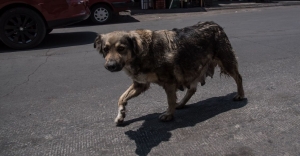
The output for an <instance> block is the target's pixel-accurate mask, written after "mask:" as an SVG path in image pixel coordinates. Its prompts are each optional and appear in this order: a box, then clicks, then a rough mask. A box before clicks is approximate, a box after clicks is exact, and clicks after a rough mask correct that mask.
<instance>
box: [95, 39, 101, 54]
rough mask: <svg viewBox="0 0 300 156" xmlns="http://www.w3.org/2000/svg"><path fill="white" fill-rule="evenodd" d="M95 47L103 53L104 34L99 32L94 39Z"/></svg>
mask: <svg viewBox="0 0 300 156" xmlns="http://www.w3.org/2000/svg"><path fill="white" fill-rule="evenodd" d="M94 48H96V49H97V51H99V52H100V53H102V36H101V34H99V35H98V36H97V37H96V39H95V41H94Z"/></svg>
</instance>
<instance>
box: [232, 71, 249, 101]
mask: <svg viewBox="0 0 300 156" xmlns="http://www.w3.org/2000/svg"><path fill="white" fill-rule="evenodd" d="M229 74H230V76H231V77H233V79H234V80H235V82H236V85H237V95H235V97H234V98H233V100H234V101H241V100H243V99H244V97H245V93H244V88H243V79H242V76H241V75H240V73H239V71H238V69H237V67H236V68H235V69H233V70H232V71H230V72H229Z"/></svg>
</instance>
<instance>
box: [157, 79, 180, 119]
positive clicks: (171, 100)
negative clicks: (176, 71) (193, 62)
mask: <svg viewBox="0 0 300 156" xmlns="http://www.w3.org/2000/svg"><path fill="white" fill-rule="evenodd" d="M163 87H164V89H165V92H166V94H167V98H168V109H167V110H166V112H164V113H163V114H161V115H160V116H159V119H160V120H161V121H170V120H172V119H173V117H174V116H173V115H174V112H175V108H176V100H177V96H176V89H177V88H176V87H177V86H176V85H175V84H166V85H164V86H163Z"/></svg>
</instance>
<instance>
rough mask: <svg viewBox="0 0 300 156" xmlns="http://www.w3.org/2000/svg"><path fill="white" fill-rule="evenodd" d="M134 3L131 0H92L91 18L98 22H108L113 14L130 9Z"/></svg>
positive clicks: (90, 3) (90, 4)
mask: <svg viewBox="0 0 300 156" xmlns="http://www.w3.org/2000/svg"><path fill="white" fill-rule="evenodd" d="M132 4H133V3H132V2H131V0H90V1H89V8H90V10H91V16H90V19H91V20H92V22H94V23H96V24H104V23H107V22H108V21H109V20H110V19H111V18H112V16H113V14H118V13H119V12H121V11H125V10H128V9H129V7H130V6H131V5H132Z"/></svg>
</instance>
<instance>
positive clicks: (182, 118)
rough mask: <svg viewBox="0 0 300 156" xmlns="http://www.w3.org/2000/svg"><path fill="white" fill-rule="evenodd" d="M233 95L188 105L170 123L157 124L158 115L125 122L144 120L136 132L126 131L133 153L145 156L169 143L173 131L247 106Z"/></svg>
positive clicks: (126, 123) (177, 112) (246, 101)
mask: <svg viewBox="0 0 300 156" xmlns="http://www.w3.org/2000/svg"><path fill="white" fill-rule="evenodd" d="M234 95H235V94H234V93H231V94H228V95H226V96H221V97H214V98H209V99H206V100H204V101H200V102H197V103H194V104H189V105H187V106H186V108H184V109H181V110H177V111H176V113H175V118H176V119H175V120H174V121H171V122H159V121H158V116H159V114H160V113H153V114H149V115H146V116H142V117H140V118H137V119H133V120H129V121H127V122H126V121H125V122H124V124H125V126H126V125H129V124H131V123H133V122H137V121H141V120H145V121H144V123H143V125H142V126H141V127H140V128H139V129H137V130H136V131H132V130H130V131H127V132H125V134H126V135H127V136H128V137H129V138H130V139H131V140H134V141H135V143H136V150H135V153H136V154H137V155H139V156H144V155H147V154H148V153H149V152H150V151H151V149H152V148H154V147H156V146H158V145H159V144H160V143H161V142H163V141H169V139H170V138H171V136H172V134H171V132H170V131H173V130H175V129H178V128H184V127H193V126H195V125H196V124H198V123H201V122H204V121H206V120H208V119H210V118H213V117H214V116H216V115H218V114H221V113H223V112H227V111H230V110H232V109H239V108H241V107H244V106H246V105H247V103H248V100H247V99H244V100H243V101H239V102H235V101H232V98H233V96H234Z"/></svg>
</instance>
